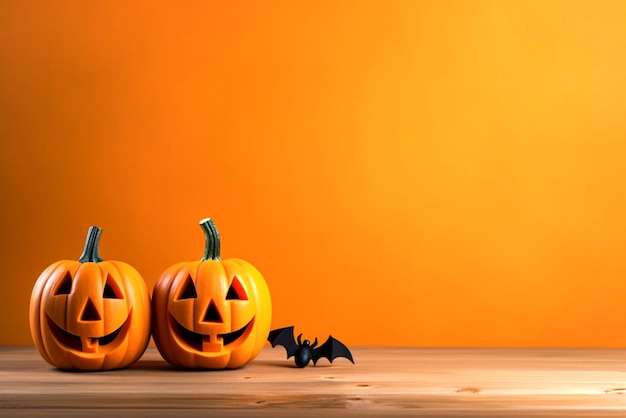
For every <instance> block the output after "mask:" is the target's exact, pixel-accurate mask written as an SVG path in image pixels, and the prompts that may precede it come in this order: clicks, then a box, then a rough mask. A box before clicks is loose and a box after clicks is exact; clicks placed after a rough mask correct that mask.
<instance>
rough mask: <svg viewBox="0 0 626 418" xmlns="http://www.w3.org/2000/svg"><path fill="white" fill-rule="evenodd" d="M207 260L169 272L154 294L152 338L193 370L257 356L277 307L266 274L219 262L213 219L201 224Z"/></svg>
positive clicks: (170, 358) (163, 352) (242, 263)
mask: <svg viewBox="0 0 626 418" xmlns="http://www.w3.org/2000/svg"><path fill="white" fill-rule="evenodd" d="M200 225H201V227H202V229H203V231H204V234H205V239H206V247H205V252H204V257H203V258H202V259H201V260H199V261H190V262H182V263H178V264H175V265H173V266H171V267H170V268H168V269H167V270H166V271H165V272H164V273H163V274H162V275H161V277H160V279H159V280H158V282H157V283H156V285H155V287H154V292H153V294H152V314H153V321H152V322H153V330H152V334H153V338H154V342H155V343H156V346H157V348H158V349H159V352H160V353H161V355H162V356H163V358H164V359H165V360H167V361H168V362H169V363H171V364H172V365H174V366H177V367H183V368H192V369H233V368H237V367H241V366H243V365H244V364H246V363H247V362H249V361H251V360H252V359H253V358H255V357H256V356H257V355H258V354H259V352H260V351H261V349H262V348H263V346H264V345H265V341H266V339H267V336H268V334H269V331H270V325H271V324H270V323H271V316H272V303H271V299H270V293H269V289H268V287H267V284H266V283H265V280H264V279H263V276H261V273H259V271H258V270H257V269H256V268H254V267H253V266H252V265H251V264H250V263H248V262H246V261H243V260H240V259H228V260H223V261H221V260H220V239H219V234H218V232H217V228H216V227H215V224H214V223H213V221H212V220H211V219H204V220H202V221H200Z"/></svg>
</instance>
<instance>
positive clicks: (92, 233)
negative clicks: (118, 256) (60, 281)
mask: <svg viewBox="0 0 626 418" xmlns="http://www.w3.org/2000/svg"><path fill="white" fill-rule="evenodd" d="M101 234H102V228H99V227H97V226H91V227H89V232H87V241H85V249H84V250H83V254H82V255H81V256H80V258H79V259H78V262H80V263H99V262H101V261H104V260H103V259H102V258H100V252H99V250H98V242H99V241H100V235H101Z"/></svg>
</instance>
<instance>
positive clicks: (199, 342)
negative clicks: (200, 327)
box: [170, 316, 254, 352]
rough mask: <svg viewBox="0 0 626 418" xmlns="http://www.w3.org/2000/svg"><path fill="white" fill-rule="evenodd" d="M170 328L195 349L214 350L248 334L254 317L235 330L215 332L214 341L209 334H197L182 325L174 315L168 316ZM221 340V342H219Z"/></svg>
mask: <svg viewBox="0 0 626 418" xmlns="http://www.w3.org/2000/svg"><path fill="white" fill-rule="evenodd" d="M170 321H171V323H172V329H173V330H174V331H175V333H176V335H177V336H178V338H180V339H181V340H182V341H184V342H185V343H186V344H188V345H189V346H191V347H192V348H194V349H195V350H197V351H204V352H215V351H220V350H221V348H222V347H225V346H227V345H229V344H232V343H234V342H235V341H238V340H239V339H240V338H241V337H242V336H244V335H246V336H247V335H248V334H249V331H250V330H251V329H252V325H254V317H253V318H252V319H251V320H250V321H249V322H248V323H247V324H246V325H244V326H243V327H242V328H240V329H238V330H237V331H233V332H227V333H225V334H217V338H215V341H211V335H208V334H199V333H197V332H193V331H191V330H190V329H187V328H185V327H184V326H182V325H181V324H180V323H179V322H178V321H177V320H176V319H175V318H174V317H172V316H170ZM220 342H221V343H220Z"/></svg>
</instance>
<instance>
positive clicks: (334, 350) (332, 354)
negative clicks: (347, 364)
mask: <svg viewBox="0 0 626 418" xmlns="http://www.w3.org/2000/svg"><path fill="white" fill-rule="evenodd" d="M322 357H324V358H327V359H328V360H329V361H330V362H331V363H332V362H333V360H334V359H336V358H337V357H345V358H347V359H348V360H350V361H351V362H352V364H354V359H353V358H352V353H350V350H348V347H346V346H345V345H344V344H343V343H342V342H341V341H339V340H337V339H335V338H333V336H332V335H330V336H329V337H328V339H327V340H326V342H325V343H324V344H322V345H320V346H319V347H318V348H315V349H313V358H312V360H313V364H315V363H317V360H319V359H320V358H322Z"/></svg>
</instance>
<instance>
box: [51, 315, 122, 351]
mask: <svg viewBox="0 0 626 418" xmlns="http://www.w3.org/2000/svg"><path fill="white" fill-rule="evenodd" d="M130 317H131V314H129V315H128V318H126V320H125V321H124V323H123V324H122V325H121V326H120V327H119V328H118V329H116V330H115V331H113V332H112V333H110V334H107V335H104V336H102V337H80V336H78V335H74V334H72V333H69V332H67V331H66V330H64V329H63V328H61V327H59V326H58V325H57V324H55V323H54V321H53V320H52V319H50V317H49V316H48V315H46V320H47V322H48V329H49V330H50V331H52V335H53V336H54V338H55V339H56V340H57V341H58V342H59V343H61V344H62V345H64V346H66V347H68V348H70V349H72V350H75V351H82V352H85V353H96V352H97V351H98V348H99V347H101V346H106V345H108V344H111V343H112V342H113V341H116V339H117V337H118V336H119V335H120V333H122V331H123V332H124V334H126V332H127V331H128V326H126V325H127V324H129V323H130V322H129V321H130Z"/></svg>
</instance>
